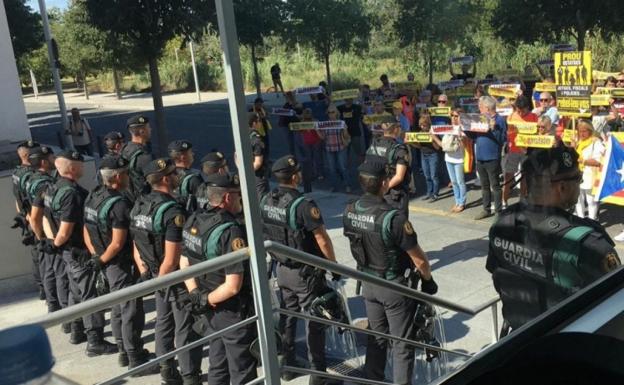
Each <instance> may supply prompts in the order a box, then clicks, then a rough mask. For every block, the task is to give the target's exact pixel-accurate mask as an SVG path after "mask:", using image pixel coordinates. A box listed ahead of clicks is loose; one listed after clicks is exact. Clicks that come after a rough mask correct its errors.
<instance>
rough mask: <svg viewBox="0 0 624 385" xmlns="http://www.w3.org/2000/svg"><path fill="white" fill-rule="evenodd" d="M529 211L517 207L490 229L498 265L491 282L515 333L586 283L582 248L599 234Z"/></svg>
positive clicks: (560, 218)
mask: <svg viewBox="0 0 624 385" xmlns="http://www.w3.org/2000/svg"><path fill="white" fill-rule="evenodd" d="M525 208H526V206H525V205H521V204H517V205H514V207H512V208H510V210H508V211H507V212H506V213H503V214H502V215H501V216H500V218H499V220H498V221H497V222H496V223H495V224H494V225H493V226H492V228H491V229H490V255H489V256H488V259H490V258H495V260H496V267H495V268H494V269H493V271H491V272H492V279H493V281H494V286H495V288H496V290H497V291H498V292H499V293H500V296H501V300H502V302H503V316H504V317H505V319H506V320H507V321H508V322H509V323H510V325H511V326H512V328H514V329H516V328H518V327H520V326H522V325H523V324H524V323H526V322H528V321H530V320H531V319H533V318H535V317H537V316H538V315H539V314H541V313H543V312H545V311H546V310H547V309H549V308H551V307H552V306H554V305H556V304H557V303H559V302H560V301H561V300H563V299H564V298H565V297H567V296H568V295H570V294H572V293H573V292H575V291H577V290H579V289H580V288H581V287H583V286H584V285H585V284H586V283H585V282H584V279H583V277H582V276H581V274H580V261H579V260H580V259H581V257H582V256H581V245H582V243H583V239H584V238H585V237H586V236H587V235H589V234H590V233H591V232H592V231H594V229H593V228H591V227H589V226H575V225H573V224H572V223H570V222H569V221H568V220H567V218H565V217H563V216H560V215H556V216H555V215H552V214H548V215H542V216H541V217H538V215H539V214H538V213H530V212H527V213H525V212H523V211H524V209H525ZM529 216H532V217H533V220H530V218H529ZM553 224H555V225H556V226H554V225H553Z"/></svg>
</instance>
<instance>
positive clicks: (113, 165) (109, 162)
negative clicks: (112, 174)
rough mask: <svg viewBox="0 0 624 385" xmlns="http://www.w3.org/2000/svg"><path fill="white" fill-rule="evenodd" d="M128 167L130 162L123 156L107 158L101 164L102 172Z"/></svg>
mask: <svg viewBox="0 0 624 385" xmlns="http://www.w3.org/2000/svg"><path fill="white" fill-rule="evenodd" d="M126 167H128V161H127V160H126V159H124V158H122V157H121V156H116V155H111V156H105V157H104V158H102V161H101V162H100V170H120V169H122V168H126Z"/></svg>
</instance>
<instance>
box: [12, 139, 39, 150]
mask: <svg viewBox="0 0 624 385" xmlns="http://www.w3.org/2000/svg"><path fill="white" fill-rule="evenodd" d="M35 147H39V143H37V142H35V141H34V140H25V141H23V142H21V143H19V144H18V145H17V148H18V149H20V148H35Z"/></svg>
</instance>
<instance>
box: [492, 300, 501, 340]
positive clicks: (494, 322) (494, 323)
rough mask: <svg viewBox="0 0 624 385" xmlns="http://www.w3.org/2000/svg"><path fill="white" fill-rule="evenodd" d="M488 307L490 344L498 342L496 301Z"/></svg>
mask: <svg viewBox="0 0 624 385" xmlns="http://www.w3.org/2000/svg"><path fill="white" fill-rule="evenodd" d="M490 309H491V310H492V344H495V343H497V342H498V332H499V330H498V302H494V303H493V304H492V305H491V306H490Z"/></svg>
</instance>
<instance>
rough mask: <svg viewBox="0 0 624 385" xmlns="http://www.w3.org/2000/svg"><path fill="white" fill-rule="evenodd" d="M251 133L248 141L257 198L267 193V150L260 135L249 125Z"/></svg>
mask: <svg viewBox="0 0 624 385" xmlns="http://www.w3.org/2000/svg"><path fill="white" fill-rule="evenodd" d="M250 127H251V132H250V133H249V139H250V141H251V150H252V152H253V169H254V175H255V176H256V192H257V193H258V196H259V197H261V196H262V195H264V194H266V193H268V192H269V189H270V188H269V178H268V177H269V175H268V173H269V170H268V166H267V162H268V160H269V158H268V157H267V150H266V145H265V143H264V140H263V139H262V135H260V133H259V132H258V131H257V130H255V129H253V125H250Z"/></svg>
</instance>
